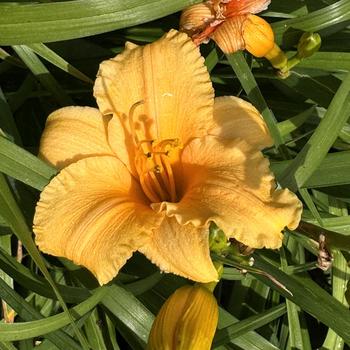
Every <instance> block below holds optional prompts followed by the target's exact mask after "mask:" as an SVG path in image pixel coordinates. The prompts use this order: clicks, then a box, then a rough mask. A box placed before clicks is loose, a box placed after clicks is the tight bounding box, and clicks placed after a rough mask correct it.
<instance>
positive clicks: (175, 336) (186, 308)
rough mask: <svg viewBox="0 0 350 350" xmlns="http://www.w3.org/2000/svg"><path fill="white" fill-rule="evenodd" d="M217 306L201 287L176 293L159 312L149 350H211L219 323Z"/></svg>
mask: <svg viewBox="0 0 350 350" xmlns="http://www.w3.org/2000/svg"><path fill="white" fill-rule="evenodd" d="M218 317H219V313H218V304H217V302H216V299H215V297H214V296H213V294H212V293H211V292H210V291H209V290H208V289H206V288H204V287H202V286H200V285H194V286H184V287H181V288H179V289H178V290H176V291H175V292H174V293H173V294H172V295H171V296H170V297H169V298H168V300H167V301H166V302H165V303H164V305H163V306H162V308H161V309H160V311H159V313H158V315H157V317H156V319H155V321H154V323H153V326H152V329H151V333H150V336H149V340H148V346H147V349H148V350H210V347H211V343H212V341H213V337H214V334H215V330H216V327H217V323H218Z"/></svg>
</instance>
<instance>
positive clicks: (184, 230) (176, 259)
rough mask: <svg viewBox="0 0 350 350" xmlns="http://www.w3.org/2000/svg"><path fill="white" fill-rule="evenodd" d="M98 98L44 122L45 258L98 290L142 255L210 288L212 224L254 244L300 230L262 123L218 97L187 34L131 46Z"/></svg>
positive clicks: (245, 106)
mask: <svg viewBox="0 0 350 350" xmlns="http://www.w3.org/2000/svg"><path fill="white" fill-rule="evenodd" d="M94 95H95V97H96V99H97V104H98V106H99V109H96V108H90V107H66V108H62V109H60V110H57V111H55V112H54V113H52V114H51V115H50V116H49V118H48V120H47V124H46V127H45V130H44V134H43V136H42V140H41V145H40V155H41V157H42V158H43V159H45V160H47V161H48V162H49V163H51V164H52V165H54V166H56V167H57V168H59V169H61V171H60V173H59V174H58V175H57V176H56V177H55V178H54V179H53V180H52V181H51V182H50V183H49V185H48V186H47V187H46V188H45V189H44V191H43V192H42V194H41V197H40V201H39V202H38V205H37V208H36V213H35V218H34V232H35V234H36V242H37V244H38V246H39V248H40V249H41V250H42V251H44V252H46V253H49V254H52V255H56V256H62V257H66V258H68V259H71V260H73V261H74V262H75V263H76V264H79V265H83V266H85V267H87V268H88V269H89V270H90V271H91V272H92V273H94V275H95V276H96V277H97V279H98V280H99V282H100V283H101V284H104V283H107V282H108V281H110V280H111V279H112V278H113V277H114V276H115V275H116V274H117V273H118V271H119V269H120V268H121V267H122V266H123V265H124V264H125V262H126V261H127V259H129V258H130V257H131V255H132V253H133V252H135V251H137V250H138V251H140V252H142V253H143V254H145V255H146V256H147V257H148V258H149V259H150V260H151V261H153V262H154V263H155V264H157V265H158V266H159V267H160V269H161V270H163V271H166V272H172V273H174V274H178V275H181V276H184V277H187V278H190V279H192V280H195V281H199V282H210V281H213V280H216V279H217V272H216V269H215V267H214V266H213V263H212V261H211V259H210V255H209V242H208V226H209V223H210V222H211V221H214V222H215V223H216V224H217V225H218V226H219V227H220V228H222V229H223V230H224V232H225V233H226V234H227V236H228V237H235V238H236V239H237V240H238V241H241V242H243V243H244V244H246V245H249V246H251V247H256V248H261V247H268V248H278V247H279V246H280V245H281V241H282V233H281V231H282V230H283V228H284V227H285V226H288V227H289V228H291V229H294V228H296V227H297V225H298V222H299V220H300V213H301V204H300V202H299V200H298V199H297V197H296V196H295V195H294V194H293V193H291V192H290V191H288V190H281V189H279V190H276V189H275V182H274V177H273V175H272V174H271V172H270V171H269V162H268V160H267V159H265V158H264V157H263V155H262V153H261V152H260V150H261V149H262V148H263V147H266V146H270V145H271V144H272V141H271V138H270V136H269V133H268V130H267V128H266V125H265V123H264V121H263V119H262V118H261V116H260V114H259V113H258V112H257V110H256V109H255V108H254V107H253V106H252V105H251V104H249V103H247V102H245V101H243V100H241V99H238V98H235V97H220V98H216V99H215V100H214V91H213V88H212V84H211V82H210V77H209V74H208V72H207V70H206V68H205V66H204V59H203V58H202V57H201V55H200V53H199V50H198V48H197V47H196V46H195V45H194V44H193V42H192V40H191V39H190V38H189V37H188V36H187V35H186V34H184V33H179V32H177V31H174V30H172V31H170V32H169V33H168V34H166V35H165V36H164V37H163V38H161V39H160V40H158V41H156V42H155V43H152V44H150V45H146V46H143V47H142V46H137V45H134V44H131V43H127V45H126V49H125V50H124V52H123V53H122V54H120V55H117V56H116V57H115V58H113V59H110V60H108V61H104V62H103V63H102V64H101V66H100V70H99V73H98V78H97V80H96V83H95V87H94Z"/></svg>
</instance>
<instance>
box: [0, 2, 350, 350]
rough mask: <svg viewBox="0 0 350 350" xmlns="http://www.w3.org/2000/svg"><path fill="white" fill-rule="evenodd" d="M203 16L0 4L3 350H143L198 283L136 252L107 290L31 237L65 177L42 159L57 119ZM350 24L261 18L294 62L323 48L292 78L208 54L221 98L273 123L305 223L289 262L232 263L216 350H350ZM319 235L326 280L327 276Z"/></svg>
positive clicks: (328, 13) (334, 19)
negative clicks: (39, 206) (44, 194)
mask: <svg viewBox="0 0 350 350" xmlns="http://www.w3.org/2000/svg"><path fill="white" fill-rule="evenodd" d="M198 2H200V1H195V0H161V1H158V0H157V1H156V0H147V1H146V0H132V1H122V0H108V1H105V0H104V1H102V0H96V1H90V0H75V1H57V2H55V1H53V2H52V1H40V2H34V1H31V0H28V1H25V2H23V1H22V2H15V1H13V2H9V1H6V2H0V13H1V21H0V22H1V23H0V45H2V46H3V47H2V48H0V59H1V63H0V299H1V300H2V301H3V311H4V312H6V314H3V315H2V316H3V318H7V319H9V318H11V317H12V316H15V323H13V324H12V323H5V322H1V323H0V350H3V349H4V350H5V349H6V350H13V349H38V350H48V349H50V350H57V349H62V350H63V349H65V350H66V349H77V350H78V349H93V350H100V349H101V350H107V349H108V350H109V349H116V350H117V349H144V348H145V346H146V344H147V338H148V334H149V331H150V329H151V325H152V322H153V319H154V315H155V314H156V313H157V311H158V310H159V308H160V307H161V305H162V304H163V302H164V301H165V299H166V298H167V297H168V296H169V295H170V294H171V293H172V292H173V291H174V290H175V289H176V288H178V287H180V286H181V285H183V284H185V283H188V281H184V280H183V279H181V278H179V277H176V276H171V275H166V274H160V273H159V272H158V270H157V269H156V268H155V267H154V266H153V265H152V264H151V263H150V262H148V261H146V260H145V259H144V258H143V257H142V256H141V255H137V254H136V255H135V256H134V257H133V258H132V259H131V260H130V261H129V262H128V264H127V265H126V266H125V268H124V269H123V272H122V273H120V274H119V275H118V277H117V278H116V279H114V281H113V282H112V283H110V284H109V285H107V286H104V287H100V286H98V285H97V283H96V281H95V279H94V278H93V277H92V276H91V275H90V274H89V273H88V272H87V271H86V270H84V269H82V268H79V267H77V266H74V265H73V264H72V263H70V262H68V261H66V260H64V259H59V258H54V257H49V256H44V255H42V254H41V253H40V252H39V251H38V249H37V247H36V246H35V243H34V241H33V239H32V232H31V228H30V227H31V223H32V217H33V211H34V208H35V203H36V200H37V198H38V195H39V191H41V190H42V189H43V188H44V187H45V186H46V184H47V183H48V182H49V181H50V179H51V178H52V177H53V176H54V175H55V174H56V169H54V168H52V167H51V166H49V165H48V164H46V163H45V162H44V161H42V160H40V159H39V158H37V157H36V154H37V150H38V145H39V140H40V135H41V133H42V130H43V127H44V124H45V120H46V117H47V115H48V114H49V113H50V112H52V111H53V110H55V109H57V108H59V107H61V106H65V105H70V104H75V105H88V106H95V101H94V100H93V98H92V84H93V80H94V77H95V76H96V73H97V69H98V65H99V63H100V62H101V61H102V60H104V59H107V58H110V57H112V56H114V55H115V54H116V53H119V52H120V51H121V50H122V49H123V47H124V44H125V41H127V40H129V41H133V42H136V43H138V44H145V43H148V42H152V41H154V40H156V39H157V38H159V37H160V36H161V35H162V34H163V33H164V32H165V31H167V30H169V29H170V28H174V27H175V28H176V27H177V26H178V19H179V14H178V12H177V11H180V10H181V9H183V8H184V7H185V6H188V5H190V4H194V3H198ZM349 14H350V2H349V1H348V0H328V1H319V0H305V1H297V0H293V1H277V0H272V4H271V5H270V6H269V9H268V10H267V11H266V12H265V13H264V14H263V15H264V18H265V19H266V20H268V21H269V22H271V23H272V26H273V28H274V30H275V33H276V39H277V42H278V43H279V44H280V45H281V47H282V48H283V49H284V50H285V51H286V52H287V55H288V57H292V56H293V55H295V53H296V44H297V43H298V40H299V39H300V37H301V35H302V33H303V31H308V32H316V31H317V32H319V33H320V35H321V37H322V46H321V48H320V49H319V51H318V52H317V53H315V54H313V55H312V56H310V57H308V58H305V59H304V60H302V62H301V63H300V64H299V65H298V66H297V67H295V68H293V70H292V72H291V75H290V76H289V77H288V78H286V79H281V78H279V77H278V75H277V74H276V72H275V71H274V70H273V69H272V68H271V66H270V65H269V64H268V62H267V61H265V60H264V59H255V58H252V57H251V56H249V55H248V54H246V53H242V52H239V53H236V54H233V55H227V56H225V55H224V54H223V53H222V52H221V51H220V50H219V49H218V48H216V47H215V45H214V44H213V43H210V44H208V45H203V47H202V52H203V55H204V57H205V58H206V61H205V62H206V65H207V67H208V70H209V71H210V74H211V77H212V81H213V83H214V86H215V90H216V94H217V95H218V96H222V95H237V96H240V97H242V98H244V99H247V100H249V101H250V102H251V103H252V104H254V105H255V106H256V107H257V108H258V109H259V111H260V112H261V114H262V116H263V117H264V119H265V121H266V123H267V125H268V127H269V130H270V132H271V135H272V136H273V139H274V141H275V145H276V147H274V148H271V149H268V150H266V151H265V155H266V157H269V159H270V162H271V168H272V170H273V171H274V173H275V174H276V177H277V179H278V181H279V182H280V183H281V184H282V185H283V186H287V187H289V188H291V189H293V190H294V191H296V192H298V194H299V195H300V198H301V199H303V201H304V213H303V218H302V220H303V222H304V223H305V225H304V226H300V227H299V228H298V229H297V230H296V232H286V234H285V240H284V246H283V249H281V250H280V251H279V252H277V251H276V252H271V251H264V250H261V251H257V252H255V253H254V255H253V257H254V265H253V266H249V265H247V264H244V265H242V264H243V263H244V260H240V261H238V260H235V259H233V258H232V257H228V258H226V259H223V258H222V261H223V262H224V264H225V268H224V272H223V280H222V282H220V284H219V286H218V288H217V291H216V296H217V299H218V302H219V304H220V319H219V325H218V330H217V333H216V336H215V338H214V342H213V349H218V350H224V349H249V350H251V349H252V350H258V349H260V350H270V349H271V350H276V349H293V350H304V349H306V350H307V349H313V348H320V349H325V350H335V349H349V347H348V346H349V344H350V335H349V334H350V333H349V329H350V312H349V310H348V302H349V299H350V297H349V295H350V292H349V289H350V288H349V286H350V284H349V283H350V282H349V278H350V268H349V265H348V262H349V260H350V255H349V245H350V242H349V241H350V215H349V203H350V176H349V174H350V124H349V117H350V94H349V91H350V44H349V43H350V30H349V28H348V25H349V20H350V15H349ZM151 21H152V22H151ZM96 34H99V35H96ZM92 35H95V36H92ZM68 39H72V40H68ZM179 74H181V72H179ZM307 224H312V225H317V226H312V225H311V226H307ZM303 227H304V229H303ZM309 229H310V230H309ZM308 230H309V231H308ZM325 230H328V231H325ZM322 232H325V234H326V235H328V237H329V242H330V244H329V246H327V248H328V250H330V251H331V253H332V255H333V258H334V261H333V266H332V268H331V270H329V271H321V270H320V269H317V266H316V263H317V254H318V242H317V240H318V238H319V234H320V233H322ZM19 241H21V242H22V243H23V253H21V250H20V247H21V246H19V245H18V242H19ZM17 259H19V260H21V261H18V260H17ZM242 270H243V272H242ZM5 304H6V306H5ZM346 344H347V345H346Z"/></svg>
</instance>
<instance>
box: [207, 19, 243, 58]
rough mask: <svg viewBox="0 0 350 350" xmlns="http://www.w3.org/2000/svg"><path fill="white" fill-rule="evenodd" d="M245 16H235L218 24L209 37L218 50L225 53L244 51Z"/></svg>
mask: <svg viewBox="0 0 350 350" xmlns="http://www.w3.org/2000/svg"><path fill="white" fill-rule="evenodd" d="M246 18H247V16H244V15H243V16H235V17H232V18H229V19H227V20H226V21H225V22H223V23H222V24H220V25H219V26H218V27H217V28H216V30H215V32H214V33H213V34H212V35H211V39H213V40H214V41H215V42H216V43H217V44H218V46H219V47H220V49H221V50H222V51H223V52H225V53H233V52H236V51H239V50H244V48H245V43H244V40H243V34H242V33H243V23H244V21H245V20H246Z"/></svg>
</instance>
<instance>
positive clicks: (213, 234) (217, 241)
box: [209, 224, 229, 254]
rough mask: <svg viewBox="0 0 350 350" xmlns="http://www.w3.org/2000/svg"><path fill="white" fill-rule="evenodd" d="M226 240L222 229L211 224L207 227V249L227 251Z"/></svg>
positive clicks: (215, 251)
mask: <svg viewBox="0 0 350 350" xmlns="http://www.w3.org/2000/svg"><path fill="white" fill-rule="evenodd" d="M228 246H229V244H228V241H227V237H226V235H225V233H224V231H222V230H220V229H219V228H218V227H217V226H216V225H214V224H211V225H210V229H209V249H210V251H211V252H213V253H217V254H221V253H224V252H225V251H227V249H228Z"/></svg>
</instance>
